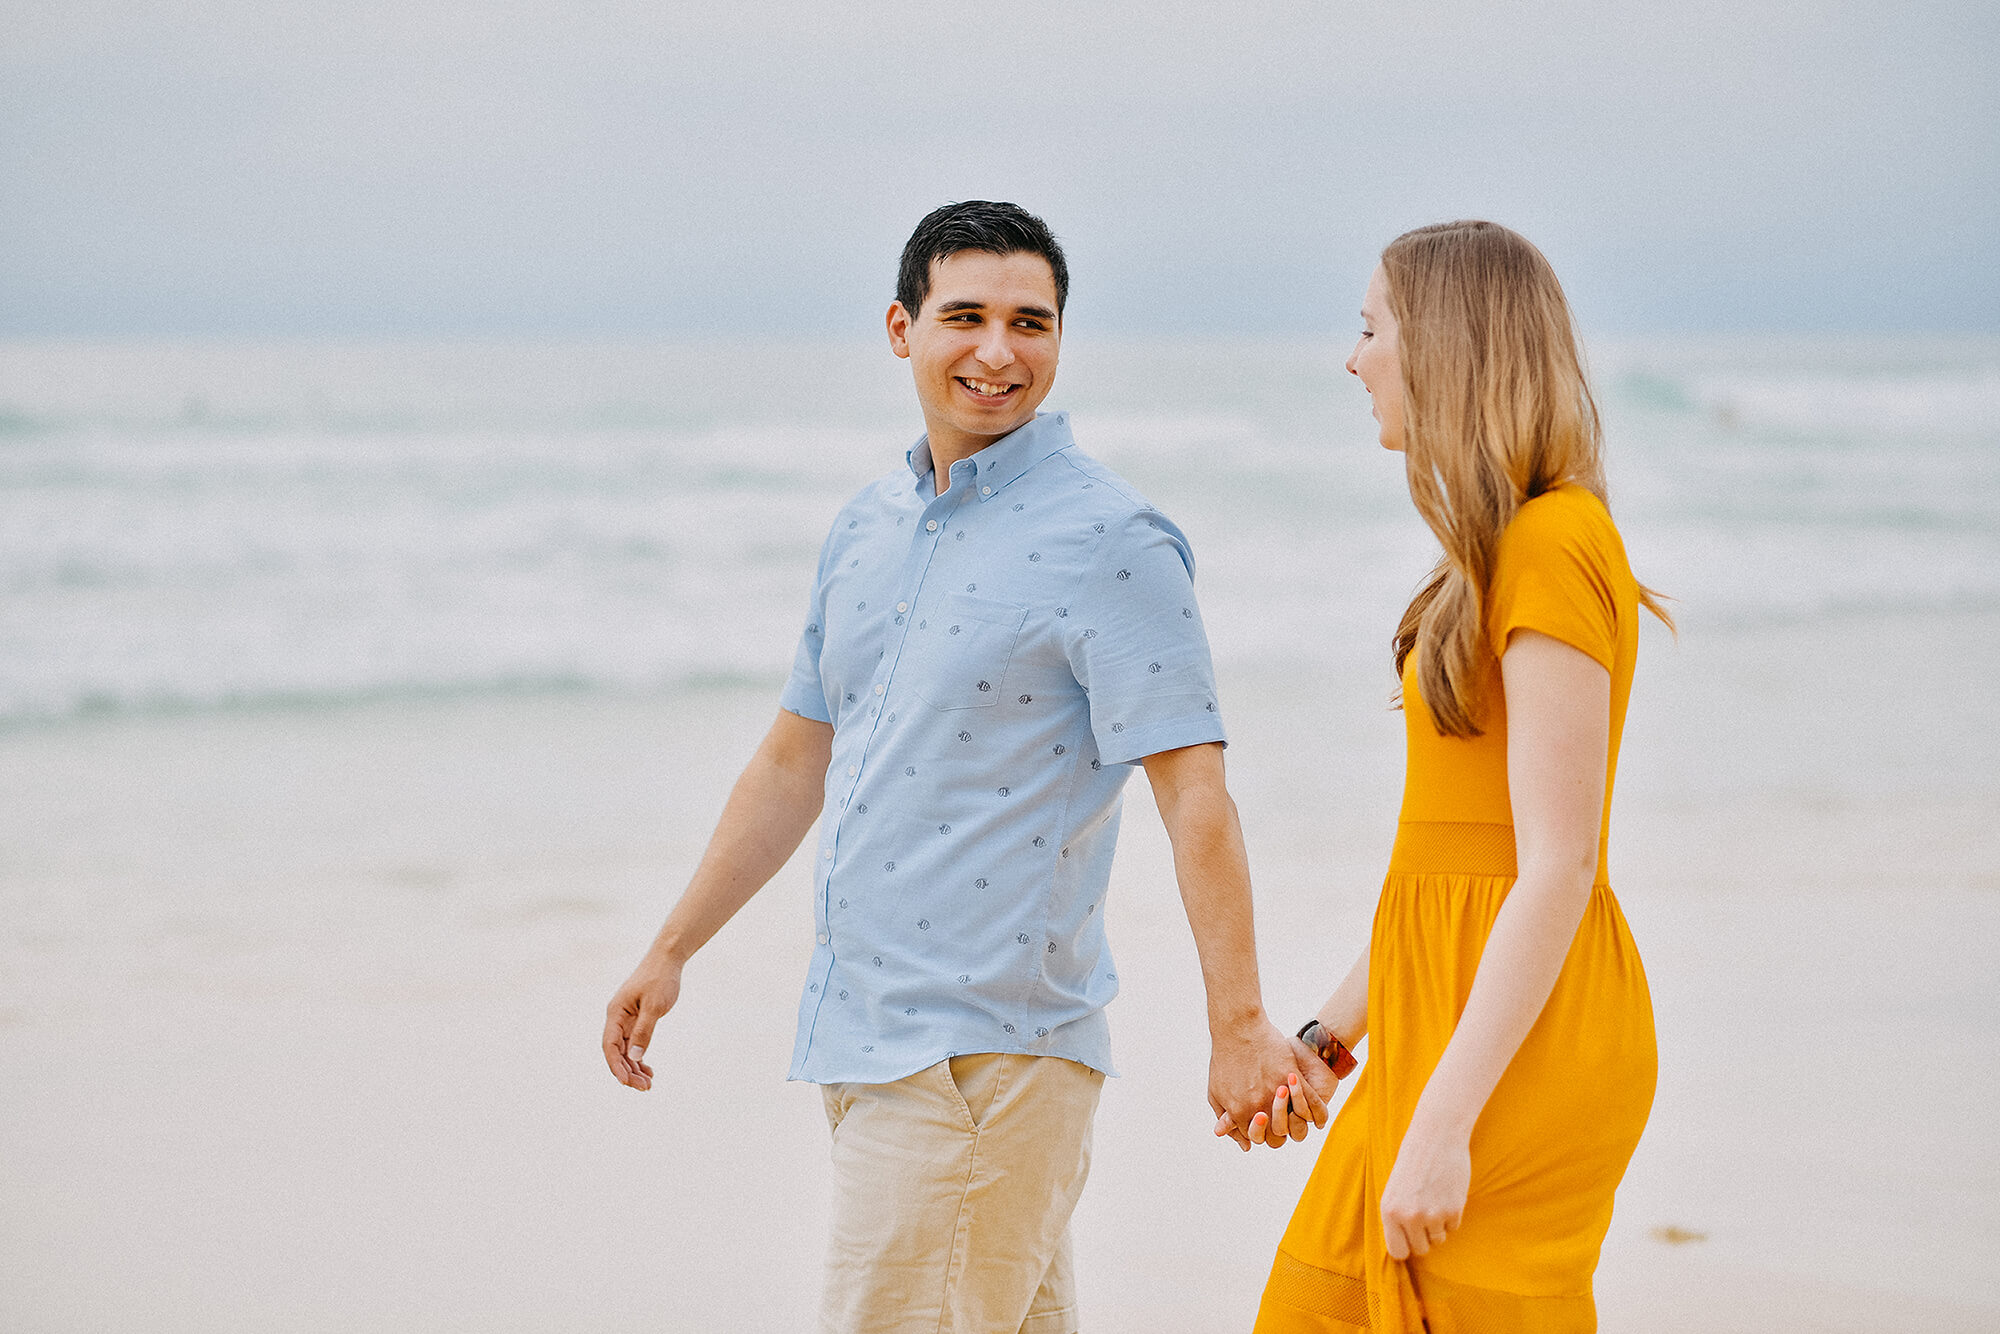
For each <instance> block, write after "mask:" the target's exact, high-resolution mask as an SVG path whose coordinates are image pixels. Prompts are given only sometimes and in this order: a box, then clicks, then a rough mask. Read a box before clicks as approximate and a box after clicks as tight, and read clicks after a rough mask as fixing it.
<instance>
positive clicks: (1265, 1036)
mask: <svg viewBox="0 0 2000 1334" xmlns="http://www.w3.org/2000/svg"><path fill="white" fill-rule="evenodd" d="M1313 1064H1319V1061H1318V1060H1317V1058H1315V1059H1314V1061H1313ZM1302 1068H1303V1069H1305V1070H1307V1071H1308V1072H1309V1071H1310V1066H1302V1065H1301V1062H1300V1059H1299V1054H1298V1052H1297V1051H1296V1050H1294V1044H1293V1041H1292V1040H1290V1039H1287V1038H1286V1037H1285V1035H1284V1034H1283V1033H1280V1032H1279V1031H1278V1027H1277V1025H1275V1024H1273V1023H1272V1022H1271V1021H1270V1020H1269V1019H1266V1018H1262V1017H1259V1018H1258V1019H1256V1020H1253V1021H1251V1022H1249V1023H1247V1024H1245V1025H1244V1026H1243V1027H1242V1028H1241V1029H1239V1030H1238V1031H1237V1032H1235V1033H1230V1034H1222V1033H1218V1034H1216V1037H1215V1045H1214V1047H1213V1048H1212V1050H1211V1051H1210V1053H1209V1059H1208V1104H1209V1106H1210V1107H1212V1108H1214V1109H1215V1114H1216V1116H1217V1117H1218V1118H1223V1119H1226V1120H1227V1121H1228V1123H1229V1128H1228V1129H1227V1130H1225V1131H1224V1132H1223V1133H1225V1134H1227V1135H1228V1136H1229V1137H1230V1138H1231V1139H1233V1140H1235V1141H1236V1142H1237V1144H1238V1145H1240V1146H1241V1147H1242V1148H1243V1149H1244V1151H1245V1152H1248V1150H1249V1148H1250V1146H1251V1145H1252V1144H1265V1145H1269V1146H1270V1147H1271V1148H1274V1149H1275V1148H1279V1147H1282V1146H1283V1145H1284V1144H1285V1143H1286V1141H1287V1140H1289V1139H1290V1138H1291V1133H1290V1132H1291V1125H1290V1122H1291V1117H1290V1115H1289V1110H1290V1108H1289V1101H1290V1092H1291V1090H1292V1088H1293V1087H1294V1086H1295V1083H1296V1082H1298V1081H1302V1080H1303V1079H1305V1078H1308V1077H1309V1073H1308V1074H1307V1075H1301V1073H1300V1071H1301V1069H1302ZM1274 1091H1276V1092H1275V1093H1274ZM1301 1092H1303V1087H1301ZM1280 1099H1283V1100H1284V1102H1283V1104H1282V1105H1281V1103H1280ZM1308 1107H1310V1104H1308ZM1274 1112H1277V1113H1278V1115H1276V1116H1275V1117H1274ZM1325 1115H1326V1105H1325V1103H1324V1102H1322V1103H1321V1104H1320V1108H1319V1117H1320V1119H1321V1120H1323V1119H1324V1117H1325ZM1260 1118H1261V1119H1260ZM1218 1125H1220V1121H1218ZM1299 1138H1300V1139H1304V1138H1305V1130H1304V1127H1303V1126H1301V1127H1300V1129H1299Z"/></svg>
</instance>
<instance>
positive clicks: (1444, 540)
mask: <svg viewBox="0 0 2000 1334" xmlns="http://www.w3.org/2000/svg"><path fill="white" fill-rule="evenodd" d="M1382 271H1383V276H1384V277H1385V278H1386V279H1387V280H1388V289H1389V309H1390V313H1391V314H1393V315H1394V316H1395V319H1396V325H1397V339H1398V342H1399V344H1400V346H1401V363H1402V375H1403V450H1404V464H1405V466H1406V468H1407V469H1408V472H1409V481H1410V498H1411V499H1412V500H1414V501H1415V502H1416V506H1417V512H1418V513H1419V514H1421V515H1423V518H1424V522H1425V523H1427V524H1429V525H1430V529H1431V531H1432V532H1433V533H1436V534H1437V539H1438V542H1439V544H1440V545H1441V546H1442V547H1443V548H1444V551H1443V554H1442V555H1440V557H1439V558H1438V563H1437V565H1436V567H1435V568H1433V569H1432V570H1431V572H1430V574H1429V575H1428V576H1427V577H1426V578H1425V580H1424V582H1423V584H1422V585H1421V586H1420V587H1419V588H1418V589H1417V594H1416V596H1415V597H1414V598H1412V599H1411V600H1410V605H1409V607H1408V608H1407V609H1406V610H1405V611H1404V612H1403V620H1402V624H1400V625H1398V626H1397V627H1396V671H1397V674H1398V675H1399V676H1400V675H1401V673H1402V670H1403V663H1404V661H1405V660H1406V659H1408V658H1409V656H1410V654H1411V653H1412V652H1414V653H1416V655H1417V682H1418V685H1419V687H1420V688H1421V689H1422V692H1423V697H1424V702H1425V703H1426V704H1427V705H1429V707H1430V711H1431V716H1432V717H1433V718H1434V719H1435V720H1436V722H1437V726H1438V727H1439V729H1440V730H1441V731H1443V732H1445V733H1446V734H1448V735H1451V736H1457V737H1471V736H1478V735H1479V733H1480V729H1479V726H1478V722H1477V719H1478V717H1479V710H1480V703H1481V700H1480V693H1481V688H1482V686H1483V685H1484V683H1485V682H1486V680H1487V679H1488V677H1489V676H1490V675H1491V671H1492V653H1491V651H1490V650H1489V649H1488V648H1487V647H1486V640H1485V636H1484V635H1483V634H1482V633H1481V617H1482V613H1483V610H1484V604H1485V600H1486V592H1487V589H1488V588H1489V586H1490V585H1491V583H1492V579H1493V564H1494V558H1495V555H1496V553H1497V552H1498V550H1499V547H1500V534H1501V532H1502V531H1503V530H1505V528H1506V527H1507V523H1508V521H1509V520H1511V519H1512V518H1513V517H1514V512H1515V511H1516V510H1518V509H1520V507H1521V506H1522V505H1523V504H1524V503H1525V502H1527V501H1529V500H1532V499H1533V498H1535V497H1536V496H1539V495H1541V494H1542V493H1543V492H1545V491H1548V490H1551V489H1553V488H1555V487H1557V486H1560V485H1563V484H1564V483H1568V484H1570V485H1574V486H1580V487H1583V488H1584V489H1585V490H1587V491H1589V492H1590V493H1591V494H1592V495H1594V496H1596V497H1597V498H1598V499H1599V500H1603V499H1605V490H1604V447H1603V443H1604V442H1603V430H1602V427H1601V426H1600V424H1599V422H1598V417H1597V401H1596V400H1595V399H1594V398H1593V397H1592V396H1591V393H1590V384H1589V382H1588V380H1587V379H1586V377H1585V375H1584V370H1583V360H1582V357H1581V355H1580V354H1579V352H1578V350H1577V338H1576V327H1575V323H1574V321H1573V320H1572V318H1571V315H1570V309H1569V302H1568V300H1566V299H1565V298H1564V296H1563V290H1562V284H1561V283H1560V282H1558V281H1557V280H1556V275H1555V270H1554V269H1552V268H1550V267H1549V262H1548V260H1547V259H1545V258H1543V256H1542V252H1541V251H1539V250H1537V249H1536V248H1535V247H1534V245H1533V244H1531V243H1530V242H1529V241H1528V239H1527V238H1526V237H1524V236H1522V235H1520V234H1519V233H1518V232H1514V231H1510V230H1508V229H1507V228H1505V227H1502V226H1500V225H1499V224H1498V223H1492V222H1444V223H1438V224H1436V225H1435V226H1430V227H1419V228H1417V229H1416V230H1415V231H1410V232H1405V233H1403V234H1402V235H1401V236H1399V237H1397V238H1396V239H1395V240H1394V241H1391V242H1390V243H1389V246H1388V248H1387V249H1386V250H1384V251H1383V252H1382ZM1639 600H1640V601H1641V602H1642V603H1643V604H1644V605H1645V606H1646V608H1647V609H1648V610H1649V611H1651V612H1652V613H1653V614H1654V615H1656V616H1658V617H1659V618H1660V619H1661V620H1663V621H1666V622H1667V623H1668V624H1669V625H1671V624H1672V623H1673V622H1672V620H1671V619H1670V618H1669V617H1668V616H1667V613H1666V611H1665V609H1664V608H1662V607H1661V605H1660V603H1659V600H1658V598H1657V596H1656V595H1655V594H1654V593H1653V592H1652V590H1650V589H1647V588H1644V587H1641V588H1640V590H1639Z"/></svg>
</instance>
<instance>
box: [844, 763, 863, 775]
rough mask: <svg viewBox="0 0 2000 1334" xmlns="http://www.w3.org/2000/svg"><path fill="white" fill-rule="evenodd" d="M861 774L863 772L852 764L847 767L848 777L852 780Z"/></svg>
mask: <svg viewBox="0 0 2000 1334" xmlns="http://www.w3.org/2000/svg"><path fill="white" fill-rule="evenodd" d="M860 772H861V770H859V769H857V768H855V767H854V766H853V765H851V764H850V765H848V766H847V776H848V777H849V778H852V777H854V775H856V774H858V773H860Z"/></svg>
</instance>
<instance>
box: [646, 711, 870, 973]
mask: <svg viewBox="0 0 2000 1334" xmlns="http://www.w3.org/2000/svg"><path fill="white" fill-rule="evenodd" d="M787 718H789V721H787ZM813 729H824V731H825V733H826V736H825V738H824V740H825V742H826V746H830V745H831V737H832V729H831V728H829V727H827V726H826V725H825V724H823V723H813V722H810V721H809V720H806V719H799V718H793V717H790V716H789V715H787V716H786V717H785V718H781V719H780V721H779V723H778V725H777V726H774V727H773V728H772V730H771V734H770V735H769V736H767V737H765V739H764V742H763V744H762V745H760V746H759V747H758V748H757V753H756V754H755V755H754V756H752V757H751V759H750V763H749V764H747V765H745V766H744V769H743V773H742V775H741V776H740V777H739V778H737V780H736V786H735V787H734V788H732V789H731V790H730V793H729V800H728V802H727V803H725V804H724V806H723V808H722V816H721V818H720V819H718V820H717V821H716V825H715V832H714V833H713V834H712V835H710V836H709V840H708V848H707V850H706V851H705V852H703V854H702V858H701V864H700V865H699V866H698V867H697V868H696V869H695V873H694V875H693V877H692V878H691V879H690V880H689V881H688V887H687V889H686V890H685V891H684V892H683V893H682V894H681V897H680V901H679V902H678V903H676V904H675V905H674V909H673V911H672V912H671V913H669V914H668V915H667V920H666V923H665V925H663V926H661V928H660V931H659V934H658V935H657V936H656V937H655V938H654V940H653V946H652V949H653V952H654V953H656V954H659V955H662V956H664V957H666V958H669V959H672V960H674V961H675V962H679V963H684V962H686V960H687V959H688V958H689V956H691V955H692V954H694V952H695V951H696V950H698V949H700V948H701V947H702V946H703V945H706V944H707V943H708V942H709V940H710V939H711V938H712V937H713V936H714V935H715V933H716V932H717V931H719V930H721V929H722V926H723V924H724V923H725V922H727V921H728V920H729V919H730V918H731V917H734V916H735V915H736V913H737V911H738V910H739V909H740V908H742V907H743V905H744V904H746V903H748V902H749V901H750V899H751V897H752V896H753V895H754V894H756V892H757V891H758V890H760V889H762V888H763V887H764V886H765V885H766V884H768V883H769V882H770V880H771V877H772V876H774V875H776V874H777V873H778V871H779V870H780V869H781V868H783V866H784V864H785V862H786V861H788V860H789V859H790V858H791V855H792V853H794V852H795V851H797V850H798V846H799V842H800V840H802V839H803V838H804V837H805V836H806V831H807V830H808V829H810V828H812V823H813V821H814V820H816V819H818V818H819V812H820V806H821V804H822V802H823V800H824V795H825V783H826V746H821V745H820V744H819V742H820V741H821V740H822V738H820V737H819V736H818V735H817V734H816V733H815V732H814V730H813Z"/></svg>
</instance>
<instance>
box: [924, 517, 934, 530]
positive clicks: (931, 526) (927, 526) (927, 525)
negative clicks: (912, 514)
mask: <svg viewBox="0 0 2000 1334" xmlns="http://www.w3.org/2000/svg"><path fill="white" fill-rule="evenodd" d="M924 531H925V532H927V533H935V532H936V531H937V520H936V519H931V520H929V521H928V522H926V523H925V524H924Z"/></svg>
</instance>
